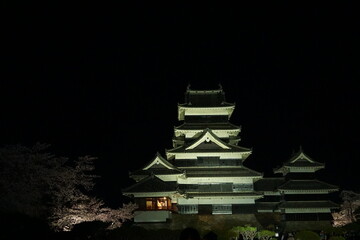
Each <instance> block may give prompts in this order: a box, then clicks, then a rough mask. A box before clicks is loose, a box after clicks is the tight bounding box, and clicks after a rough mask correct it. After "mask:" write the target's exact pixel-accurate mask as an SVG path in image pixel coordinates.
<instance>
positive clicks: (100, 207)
mask: <svg viewBox="0 0 360 240" xmlns="http://www.w3.org/2000/svg"><path fill="white" fill-rule="evenodd" d="M48 149H49V145H48V144H40V143H37V144H35V145H34V146H32V147H25V146H22V145H8V146H5V147H2V148H0V176H1V177H0V192H1V193H2V194H1V195H0V211H1V212H3V213H8V214H9V213H21V214H25V215H27V216H30V217H35V218H42V219H48V220H49V224H50V226H51V227H52V228H54V229H55V230H71V229H72V227H73V226H74V225H76V224H79V223H81V222H90V221H95V220H99V221H103V222H108V223H109V227H110V228H116V227H119V226H121V224H122V222H124V221H126V220H129V219H131V218H132V217H133V211H134V210H135V209H136V205H135V204H132V203H130V204H127V205H124V207H123V208H120V209H110V208H106V207H104V203H103V202H102V201H101V200H100V199H98V198H96V197H95V196H92V195H91V190H92V189H93V187H94V185H95V181H94V180H95V179H96V178H97V177H98V176H96V175H94V174H92V172H93V170H94V169H95V168H94V161H95V160H96V158H95V157H91V156H84V157H79V158H78V159H75V160H73V161H70V160H69V159H68V158H66V157H58V156H55V155H54V154H51V153H49V152H48Z"/></svg>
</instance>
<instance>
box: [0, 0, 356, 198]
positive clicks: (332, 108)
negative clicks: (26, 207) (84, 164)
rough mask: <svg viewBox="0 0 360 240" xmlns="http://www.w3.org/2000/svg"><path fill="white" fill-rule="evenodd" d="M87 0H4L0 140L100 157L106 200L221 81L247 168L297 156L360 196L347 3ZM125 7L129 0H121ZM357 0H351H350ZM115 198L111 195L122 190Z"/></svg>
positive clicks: (351, 16)
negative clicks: (198, 94)
mask: <svg viewBox="0 0 360 240" xmlns="http://www.w3.org/2000/svg"><path fill="white" fill-rule="evenodd" d="M118 2H119V3H108V4H105V3H97V5H95V4H94V5H91V4H89V3H86V4H84V5H80V4H78V5H66V4H65V3H59V4H56V3H54V2H53V1H51V3H45V5H43V4H44V3H42V4H36V3H24V4H19V3H14V2H13V1H3V3H2V8H3V12H4V14H3V19H4V20H3V21H2V23H3V27H2V30H1V32H2V40H5V41H3V43H2V45H1V54H0V57H1V61H2V63H1V79H0V99H1V101H0V109H1V115H0V144H1V145H2V146H3V145H5V144H15V143H20V144H24V145H28V146H31V145H32V144H34V143H36V142H42V143H49V144H51V145H52V147H51V151H53V152H54V153H55V154H57V155H61V156H68V157H71V158H74V157H77V156H82V155H92V156H97V157H98V158H99V159H98V161H97V171H98V173H99V174H100V175H101V176H102V178H101V180H100V182H99V185H98V188H99V189H100V192H101V194H103V195H104V197H105V198H108V199H116V198H117V197H118V196H119V194H120V189H121V188H124V187H126V186H128V185H129V184H130V183H132V181H131V180H129V179H128V171H133V170H136V169H138V168H141V167H143V166H144V164H146V163H147V162H149V161H150V160H152V159H153V157H154V156H155V154H156V152H160V153H161V154H162V155H163V156H165V155H164V152H165V149H169V148H171V147H172V141H171V138H172V136H173V127H174V126H178V125H179V124H180V122H178V120H177V104H178V103H183V102H184V93H185V91H186V87H187V85H188V84H191V88H192V89H199V90H201V89H217V88H218V84H221V85H222V87H223V89H224V91H225V94H226V99H227V101H228V102H235V103H236V108H235V112H234V114H233V115H232V118H231V122H232V123H234V124H236V125H240V126H242V133H241V136H242V141H241V142H240V144H239V145H241V146H244V147H249V148H252V149H253V154H252V155H251V156H250V157H249V158H248V159H247V160H246V161H245V165H246V166H248V167H250V168H252V169H254V170H257V171H259V172H264V174H265V176H271V173H272V169H273V168H275V167H278V166H280V164H282V163H283V162H284V161H286V160H288V159H289V158H290V157H291V154H292V153H293V152H294V151H298V150H299V147H300V145H301V146H302V148H303V150H304V152H305V153H306V154H308V155H309V156H310V157H312V158H313V159H314V160H316V161H319V162H325V164H326V168H325V169H324V170H320V171H319V174H320V173H321V174H320V175H319V176H321V177H319V179H322V180H325V181H327V182H329V183H332V184H336V185H339V186H340V187H341V188H344V189H352V190H359V176H358V174H359V171H358V169H357V168H356V164H357V162H358V161H360V158H359V153H358V148H359V140H358V139H359V133H360V131H359V130H360V127H359V124H360V112H359V111H360V99H359V90H360V87H358V86H357V84H358V82H359V79H360V78H359V77H360V68H359V67H360V64H359V63H360V61H359V53H360V51H359V49H360V48H359V46H358V45H359V42H360V33H359V17H358V11H357V9H356V8H355V7H354V6H353V4H352V3H351V2H347V1H341V2H338V3H336V4H335V3H334V4H333V5H331V4H330V3H326V4H328V5H323V4H317V3H311V4H306V3H303V2H299V3H298V5H295V4H293V5H289V4H285V3H262V4H260V3H259V4H256V5H255V4H254V5H250V4H247V5H246V4H243V3H242V4H238V5H233V6H231V5H225V4H219V3H218V5H216V4H211V3H208V2H206V3H205V2H204V3H203V4H201V5H200V4H199V5H193V4H190V3H183V2H181V3H180V2H179V3H177V4H175V3H173V4H172V5H168V6H165V5H161V4H155V3H153V2H151V3H144V2H139V1H131V3H126V4H124V3H125V2H126V1H118ZM120 2H121V3H120ZM354 2H355V1H354ZM114 196H115V197H114Z"/></svg>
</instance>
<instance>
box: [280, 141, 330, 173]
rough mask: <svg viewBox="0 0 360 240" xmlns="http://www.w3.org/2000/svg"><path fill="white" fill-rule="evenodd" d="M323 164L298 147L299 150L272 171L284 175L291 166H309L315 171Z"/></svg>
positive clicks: (322, 166)
mask: <svg viewBox="0 0 360 240" xmlns="http://www.w3.org/2000/svg"><path fill="white" fill-rule="evenodd" d="M324 166H325V164H324V163H320V162H316V161H314V160H313V159H311V158H310V157H309V156H308V155H306V154H305V153H304V152H303V150H302V148H301V147H300V151H299V152H297V153H296V154H294V156H293V157H291V158H290V160H288V161H287V162H285V163H284V164H283V166H282V167H280V168H278V169H275V170H274V173H283V174H284V175H286V173H287V172H289V169H291V168H311V169H314V171H316V170H319V169H321V168H324Z"/></svg>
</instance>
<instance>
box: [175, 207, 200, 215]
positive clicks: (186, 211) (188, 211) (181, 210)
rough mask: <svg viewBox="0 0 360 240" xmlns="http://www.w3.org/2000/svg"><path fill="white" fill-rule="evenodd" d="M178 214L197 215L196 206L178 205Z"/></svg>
mask: <svg viewBox="0 0 360 240" xmlns="http://www.w3.org/2000/svg"><path fill="white" fill-rule="evenodd" d="M178 209H179V213H181V214H197V213H198V205H178Z"/></svg>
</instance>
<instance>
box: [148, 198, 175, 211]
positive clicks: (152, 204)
mask: <svg viewBox="0 0 360 240" xmlns="http://www.w3.org/2000/svg"><path fill="white" fill-rule="evenodd" d="M146 209H148V210H156V209H171V200H170V199H169V198H166V197H161V198H146Z"/></svg>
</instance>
